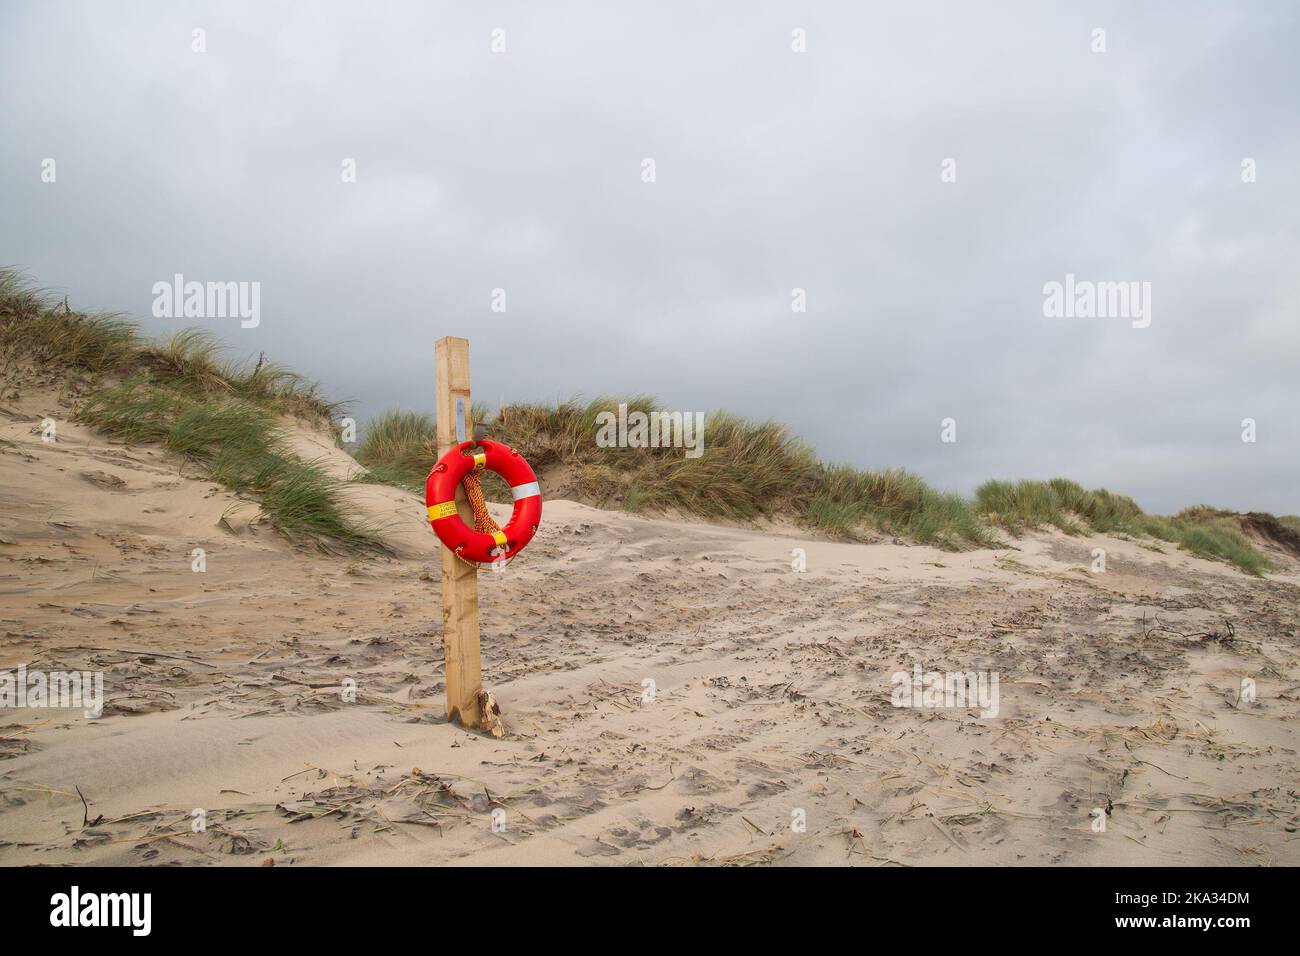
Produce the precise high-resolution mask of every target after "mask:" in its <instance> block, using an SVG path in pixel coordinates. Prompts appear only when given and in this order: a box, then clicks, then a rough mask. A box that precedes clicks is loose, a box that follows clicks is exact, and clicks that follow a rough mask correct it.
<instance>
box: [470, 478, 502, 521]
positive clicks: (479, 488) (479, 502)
mask: <svg viewBox="0 0 1300 956" xmlns="http://www.w3.org/2000/svg"><path fill="white" fill-rule="evenodd" d="M461 484H463V485H464V486H465V497H467V498H468V499H469V506H470V507H471V508H473V509H474V530H475V531H481V532H482V533H483V534H491V533H492V532H493V531H500V530H501V528H500V526H499V525H498V524H497V523H496V522H495V521H493V520H492V515H490V514H489V513H488V509H487V502H486V501H484V500H483V484H482V482H480V481H479V477H478V472H477V471H471V472H470V473H469V474H468V475H466V476H465V477H464V478H462V479H461Z"/></svg>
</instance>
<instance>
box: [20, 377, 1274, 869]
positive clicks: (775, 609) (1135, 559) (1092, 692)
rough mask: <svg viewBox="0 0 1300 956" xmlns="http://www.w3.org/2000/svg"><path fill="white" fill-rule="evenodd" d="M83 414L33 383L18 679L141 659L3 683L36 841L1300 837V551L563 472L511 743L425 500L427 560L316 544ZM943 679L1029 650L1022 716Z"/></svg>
mask: <svg viewBox="0 0 1300 956" xmlns="http://www.w3.org/2000/svg"><path fill="white" fill-rule="evenodd" d="M47 416H49V417H51V418H54V419H55V420H56V421H57V425H58V428H57V440H55V441H53V442H45V441H42V428H41V422H42V420H43V419H44V418H46V417H47ZM67 417H68V407H67V406H65V405H62V404H61V399H60V396H59V393H58V391H57V390H55V389H54V388H45V389H25V390H24V392H23V395H22V398H21V400H20V401H17V402H10V403H5V404H3V407H0V439H3V440H4V442H5V443H0V487H2V488H3V506H2V507H0V624H2V625H3V626H2V628H0V634H3V639H2V640H0V669H4V670H15V669H17V668H18V667H20V666H26V667H27V668H29V669H33V670H43V671H47V672H50V671H72V670H82V671H92V672H102V673H103V675H104V688H105V704H104V712H103V716H102V717H100V718H98V719H87V718H86V717H85V716H84V715H83V714H82V712H81V711H80V710H70V709H51V708H30V707H29V708H12V709H6V710H4V711H0V864H3V865H9V866H13V865H26V864H80V865H97V864H105V865H109V864H111V865H134V864H147V863H151V864H198V865H244V866H247V865H275V866H291V865H352V864H381V865H382V864H420V865H425V864H442V863H473V864H559V865H568V864H573V865H585V864H600V865H613V866H626V865H652V866H659V865H725V864H733V865H747V864H859V865H872V866H877V865H878V866H891V865H902V866H917V865H932V864H942V865H983V866H988V865H1016V864H1036V865H1048V864H1058V863H1066V864H1085V865H1102V864H1120V865H1137V864H1156V865H1191V864H1197V865H1249V866H1271V865H1295V864H1297V863H1300V842H1298V841H1300V836H1298V835H1297V833H1296V828H1297V824H1298V823H1300V796H1298V792H1300V791H1298V788H1297V781H1298V780H1300V757H1298V756H1297V748H1298V747H1300V735H1298V734H1297V714H1296V694H1297V689H1298V688H1300V654H1298V653H1297V651H1298V649H1300V642H1298V640H1297V626H1298V621H1300V569H1298V568H1297V565H1296V562H1295V560H1294V559H1293V558H1290V557H1289V556H1287V555H1285V554H1283V553H1281V552H1276V549H1275V552H1276V553H1271V556H1272V557H1273V558H1274V559H1275V560H1276V561H1277V562H1278V565H1279V567H1280V568H1281V570H1280V571H1277V572H1275V573H1270V574H1268V575H1266V576H1265V577H1263V578H1256V577H1251V576H1250V575H1247V574H1245V573H1243V572H1241V571H1239V570H1237V569H1235V568H1233V567H1231V566H1229V565H1227V564H1222V563H1217V562H1211V561H1206V560H1201V559H1199V558H1196V557H1192V556H1191V555H1189V554H1187V553H1185V552H1182V551H1178V550H1175V549H1174V548H1173V546H1171V545H1160V544H1158V543H1153V542H1150V541H1137V540H1128V539H1120V538H1112V537H1104V536H1067V535H1065V534H1062V533H1056V532H1053V533H1045V532H1038V533H1033V534H1027V535H1025V536H1023V537H1019V538H1014V539H1013V538H1010V537H1008V538H1007V540H1006V542H1005V546H1003V547H998V548H988V549H974V550H967V551H962V552H956V553H954V552H946V551H940V550H936V549H933V548H930V547H924V546H911V545H904V544H902V543H893V542H891V541H881V542H879V543H874V544H849V543H837V542H833V541H829V540H823V539H817V538H810V537H808V536H807V533H806V532H801V531H799V530H798V529H796V528H793V527H789V528H787V527H781V526H762V527H728V526H720V525H706V524H702V523H697V522H690V521H684V520H678V519H670V518H662V519H651V518H639V517H632V516H629V515H627V514H624V513H620V512H616V511H602V510H597V509H594V508H591V507H587V506H584V505H582V504H578V503H576V502H572V501H566V500H561V499H552V498H549V497H548V498H547V500H546V503H545V512H544V520H543V524H542V527H541V530H540V532H539V534H538V536H537V538H536V540H535V541H534V542H533V543H532V545H531V546H530V547H529V548H528V550H527V551H526V552H524V553H523V554H522V556H521V557H520V558H519V559H518V560H516V561H515V562H514V563H513V564H511V565H510V567H509V568H507V569H506V570H505V571H503V572H500V573H481V574H480V575H479V577H480V585H479V588H480V595H481V599H482V604H483V607H482V656H483V671H484V685H485V687H486V688H487V689H488V690H490V691H491V692H492V693H493V695H494V696H495V697H496V699H497V700H498V702H499V703H500V705H501V708H502V711H503V719H504V723H505V727H506V730H507V734H506V736H505V737H503V738H501V739H495V738H493V737H490V736H487V735H483V734H478V733H473V732H470V731H467V730H465V729H463V728H460V727H458V726H456V725H453V724H450V723H448V722H447V720H446V718H445V715H444V690H445V688H444V684H443V681H442V674H441V668H442V664H443V652H442V645H441V604H440V601H441V598H440V591H439V580H438V573H439V572H438V547H439V545H438V541H437V539H436V538H435V536H434V535H433V533H432V532H431V531H430V529H429V527H428V525H427V523H426V522H425V521H424V520H423V516H422V514H423V510H424V509H423V502H422V500H420V499H419V498H417V497H416V496H414V495H410V494H407V493H405V492H402V491H399V490H397V489H394V488H391V487H384V486H377V485H365V484H353V485H351V486H350V488H349V494H350V495H351V496H353V497H354V500H355V501H356V502H357V506H358V507H359V508H362V509H364V510H365V512H366V513H367V514H368V515H370V516H371V517H373V518H374V520H375V522H376V523H377V524H379V525H380V526H381V527H382V528H383V529H384V530H383V537H384V540H385V542H386V544H387V545H388V547H389V549H390V551H391V553H390V554H388V555H373V556H372V555H356V554H335V553H330V551H328V550H326V549H322V548H320V547H318V546H314V545H310V544H298V545H295V544H293V543H291V542H289V541H287V540H286V539H285V538H284V537H283V536H281V535H280V534H278V533H276V532H275V531H274V530H273V529H271V528H270V527H269V526H268V525H267V523H266V522H265V521H264V520H263V519H262V518H261V515H260V512H259V508H258V506H257V505H256V504H255V503H254V502H252V501H251V500H248V499H245V498H241V497H240V496H237V495H234V494H231V493H229V492H227V491H223V490H221V489H219V488H218V487H217V486H216V485H215V484H214V483H213V482H211V481H210V480H207V479H205V478H204V476H203V475H202V474H201V473H200V472H199V471H198V470H197V469H194V468H191V467H189V466H187V465H185V464H184V463H183V462H182V461H181V460H179V459H178V458H176V457H175V456H171V455H168V454H165V453H164V452H162V451H161V450H159V449H156V448H151V447H147V446H145V447H128V446H126V445H124V444H121V443H119V442H115V441H111V440H108V439H105V438H104V437H102V436H97V435H95V434H94V433H92V432H90V431H89V430H87V429H85V428H83V427H81V426H78V425H76V424H73V423H70V422H69V421H67ZM294 427H295V428H296V431H295V433H294V442H295V447H296V448H297V449H298V451H299V453H300V454H302V455H303V456H304V457H310V458H315V459H318V460H320V461H322V462H326V463H328V465H329V467H330V468H331V469H333V470H335V471H336V473H338V474H340V475H343V476H347V475H349V474H353V473H355V470H356V466H355V464H354V463H352V462H351V459H350V458H348V456H347V455H346V454H345V453H344V452H342V451H340V450H338V449H337V448H335V447H334V445H333V443H332V441H331V440H330V438H329V436H327V435H324V434H323V433H316V432H313V431H311V430H310V429H308V428H306V427H305V426H294ZM543 487H544V488H545V487H546V478H545V476H543ZM493 507H494V513H495V514H497V516H498V520H500V519H501V518H503V517H504V514H505V511H504V509H503V508H499V507H498V506H493ZM1098 548H1100V549H1104V551H1105V556H1106V570H1105V571H1104V572H1101V573H1097V572H1094V571H1093V570H1092V566H1093V563H1094V549H1098ZM195 549H201V551H202V554H203V558H204V561H203V564H204V570H201V571H196V570H194V566H195ZM800 565H802V566H803V568H804V569H803V570H798V567H799V566H800ZM918 667H919V668H920V670H922V671H924V672H929V671H938V672H950V671H957V672H967V671H972V670H975V671H979V672H982V673H985V674H996V675H997V680H998V700H997V708H996V710H997V713H996V715H989V716H981V713H980V711H979V710H978V709H977V708H973V707H920V708H915V707H896V706H894V702H893V700H891V691H892V690H893V685H892V684H891V678H892V675H894V674H896V673H898V672H908V673H911V672H913V671H914V669H915V668H918ZM351 682H355V684H354V685H353V684H352V683H351ZM353 686H354V687H355V693H350V692H349V688H351V687H353ZM1247 688H1249V689H1248V690H1247ZM1252 696H1253V697H1254V700H1253V701H1252V700H1251V699H1250V698H1251V697H1252ZM1099 809H1102V810H1104V816H1105V829H1104V832H1098V828H1097V825H1096V822H1097V819H1098V815H1097V811H1098V810H1099Z"/></svg>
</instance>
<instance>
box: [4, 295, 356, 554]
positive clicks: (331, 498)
mask: <svg viewBox="0 0 1300 956" xmlns="http://www.w3.org/2000/svg"><path fill="white" fill-rule="evenodd" d="M0 357H2V358H3V364H4V366H5V367H11V366H12V365H14V364H15V363H18V364H21V363H22V361H23V360H26V361H27V362H30V363H32V364H34V365H36V366H40V367H44V368H55V369H60V370H63V371H66V372H69V373H72V374H71V376H70V377H72V378H76V379H78V380H79V381H81V385H82V386H83V387H82V388H81V390H80V391H81V394H82V399H81V401H80V403H79V404H78V406H77V409H76V412H75V416H76V418H77V419H78V420H80V421H84V422H86V423H88V424H90V425H92V426H94V427H96V428H98V429H100V430H101V431H104V432H106V433H108V434H111V435H114V436H117V437H119V438H123V439H125V440H127V441H132V442H142V443H143V442H151V443H158V444H161V445H162V446H164V447H165V448H168V449H170V450H171V451H174V452H176V453H178V454H181V455H184V456H186V457H187V458H189V459H191V460H193V461H195V462H198V463H200V464H202V465H203V466H204V468H205V469H206V470H207V472H208V473H209V474H210V475H211V477H212V478H213V480H215V481H217V482H218V483H220V484H222V485H225V486H226V487H227V488H230V489H232V490H234V491H238V492H244V493H248V494H251V495H254V496H255V497H257V498H258V499H259V501H260V502H261V504H262V508H263V510H264V511H265V512H266V513H267V514H268V515H269V516H270V518H271V519H272V521H273V522H274V523H275V524H276V526H277V527H279V528H280V529H282V530H283V531H285V532H286V533H289V534H290V535H291V536H292V535H293V534H295V533H298V534H309V535H313V536H316V537H317V538H322V539H329V540H331V541H334V542H337V543H339V544H343V545H345V546H365V547H378V546H379V545H378V538H377V537H376V535H375V534H374V533H373V531H372V530H371V529H368V528H365V527H362V526H361V525H359V524H358V523H357V522H356V521H355V520H354V519H353V518H350V517H349V516H348V515H347V514H346V509H345V507H344V505H343V499H342V496H341V484H340V482H338V481H335V480H334V479H332V478H331V477H330V476H329V475H328V474H327V473H326V472H325V471H323V470H322V469H321V468H319V467H318V466H316V465H313V464H312V463H310V462H304V461H301V460H300V459H298V458H297V456H295V455H294V454H293V453H292V452H291V451H289V450H288V448H287V447H286V446H285V444H284V442H283V440H282V439H281V436H280V432H279V429H278V427H277V425H276V417H277V416H280V415H292V416H296V417H299V418H305V419H308V420H311V421H315V422H321V421H328V420H329V419H330V418H331V417H332V416H333V414H334V413H335V412H336V411H337V410H338V407H339V406H338V405H336V404H335V403H332V402H329V401H326V400H325V399H324V398H322V397H321V395H320V393H319V389H318V388H317V386H316V385H315V384H313V383H312V382H309V381H308V380H306V379H304V378H303V377H302V376H300V375H298V374H297V373H296V372H292V371H290V370H289V369H287V368H285V367H283V366H281V365H277V364H275V363H268V362H266V361H265V360H264V359H263V358H261V357H259V358H258V359H257V360H256V361H253V360H251V359H245V360H229V359H227V358H225V349H224V348H223V347H222V345H221V344H220V343H219V342H218V341H217V339H216V338H215V337H214V336H213V335H212V334H211V333H209V332H207V331H205V330H201V329H187V330H185V331H181V332H177V333H175V334H174V335H172V336H170V337H168V338H166V339H163V340H162V341H157V342H154V341H150V340H148V339H145V338H144V337H142V336H141V335H140V332H139V329H138V327H137V326H136V324H135V323H134V322H132V321H130V320H129V319H127V318H125V317H123V316H120V315H93V314H87V313H82V312H76V311H73V310H72V309H71V308H70V307H69V306H68V305H67V304H66V300H63V301H59V300H56V299H55V298H54V297H53V296H52V295H50V294H49V293H48V292H45V291H42V290H40V289H36V288H34V287H32V286H31V284H30V283H28V282H27V281H26V280H25V279H24V278H23V277H22V276H21V275H20V274H19V273H17V272H15V271H14V270H0Z"/></svg>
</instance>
